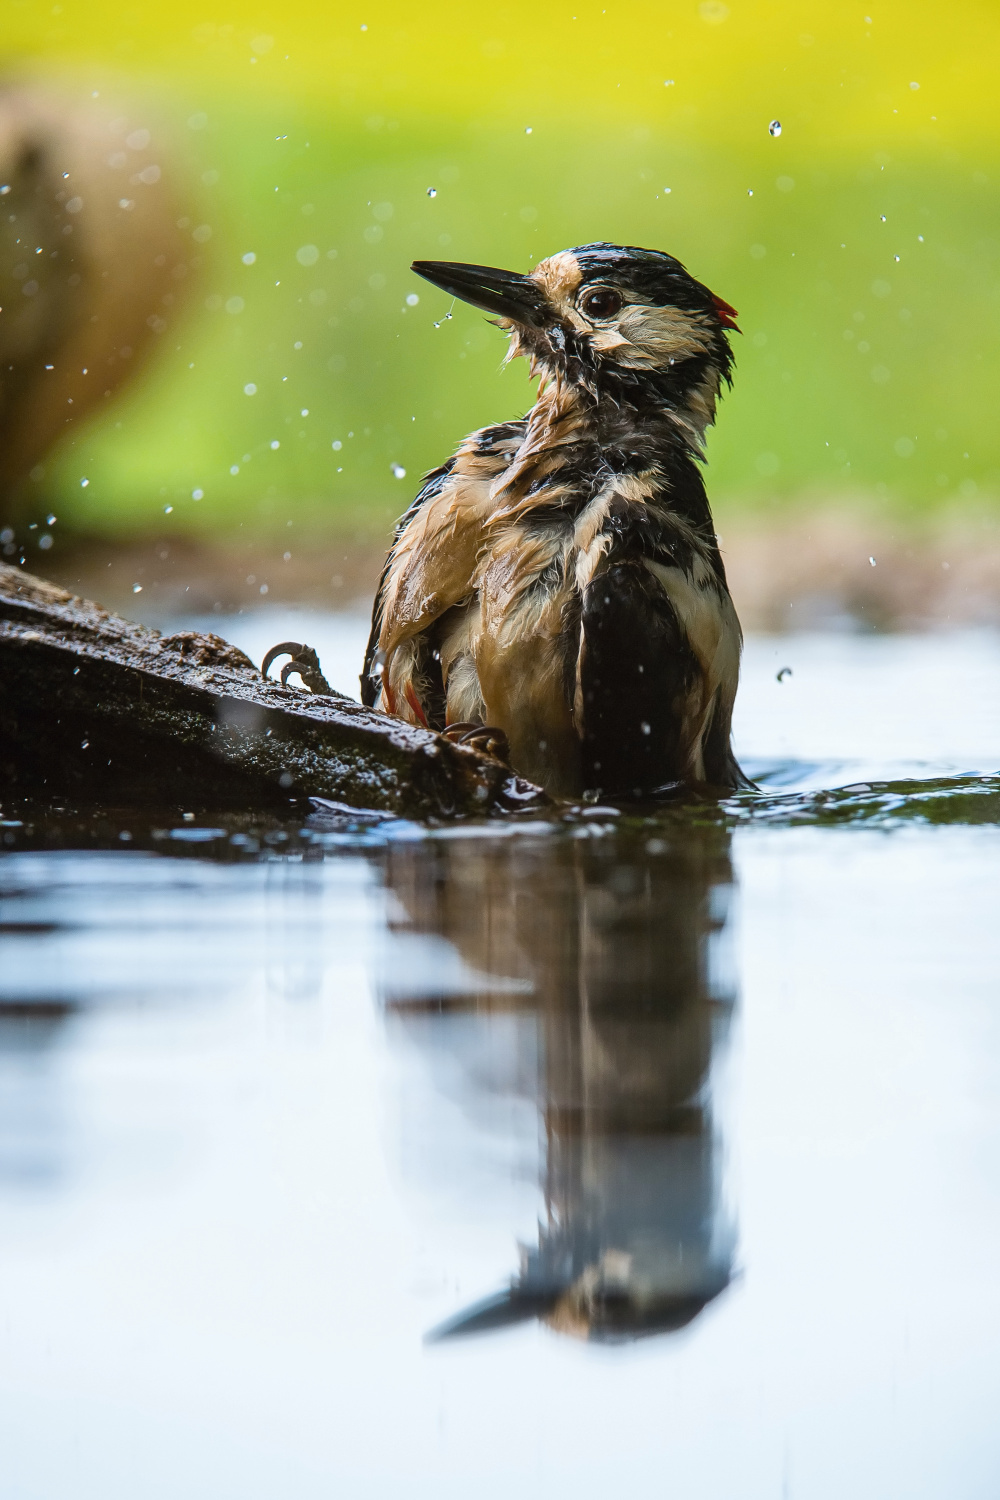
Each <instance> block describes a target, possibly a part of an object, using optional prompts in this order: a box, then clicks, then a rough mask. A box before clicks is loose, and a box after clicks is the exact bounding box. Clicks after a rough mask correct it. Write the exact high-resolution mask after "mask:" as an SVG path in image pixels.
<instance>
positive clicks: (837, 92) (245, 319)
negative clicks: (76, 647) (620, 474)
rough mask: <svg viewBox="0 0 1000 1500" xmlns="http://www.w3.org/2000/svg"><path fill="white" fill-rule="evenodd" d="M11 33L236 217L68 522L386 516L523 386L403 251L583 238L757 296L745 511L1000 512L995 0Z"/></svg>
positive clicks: (19, 66) (362, 527)
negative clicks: (677, 264) (106, 100)
mask: <svg viewBox="0 0 1000 1500" xmlns="http://www.w3.org/2000/svg"><path fill="white" fill-rule="evenodd" d="M0 14H2V15H3V18H4V24H3V26H2V28H0V36H2V37H3V38H4V41H3V47H4V49H5V53H6V62H7V65H8V69H9V70H11V69H12V70H13V71H15V72H29V73H31V74H33V75H35V76H43V77H52V76H59V77H62V78H64V79H65V80H66V83H67V86H69V87H72V88H75V89H83V90H84V91H87V90H90V91H93V90H105V91H106V90H113V91H116V92H117V93H118V94H119V95H120V96H121V97H123V98H126V99H130V100H132V101H134V103H135V114H136V119H137V122H139V123H147V124H149V125H150V126H151V127H152V128H153V129H154V138H155V136H156V133H157V132H160V133H161V134H162V135H163V136H164V137H169V139H170V141H171V143H172V144H171V150H172V151H173V152H174V154H175V157H176V158H178V159H180V160H181V161H182V162H183V163H184V164H185V170H186V171H187V172H188V174H189V177H190V181H191V184H192V187H191V193H192V202H193V205H194V206H193V207H192V208H190V209H189V210H188V215H189V217H190V228H191V232H192V233H193V232H194V231H195V230H199V229H200V228H201V226H202V225H207V226H208V227H209V228H210V230H211V237H210V238H209V239H207V242H206V241H205V237H204V232H203V231H202V240H201V241H199V243H201V244H202V246H203V248H204V250H205V251H206V252H207V269H206V272H205V276H204V280H203V282H202V285H201V286H200V287H199V288H198V292H197V295H196V297H195V298H194V300H193V301H192V303H191V304H190V305H189V307H188V309H187V311H186V314H185V317H184V319H183V320H182V321H181V322H180V323H179V324H178V325H176V327H175V328H172V329H171V332H170V337H169V339H168V340H165V341H164V345H163V346H162V347H161V348H160V349H159V351H158V354H157V356H156V359H155V360H154V361H153V362H151V363H150V365H149V366H148V368H147V369H146V370H145V372H144V373H143V375H142V377H141V379H140V380H138V381H137V382H136V383H135V384H134V385H133V386H131V387H130V388H129V389H128V390H127V391H126V392H125V393H124V394H123V395H122V396H121V397H120V398H119V399H118V400H117V401H116V402H115V403H114V404H113V406H112V407H111V408H110V409H109V410H108V411H107V413H106V414H104V415H102V416H101V418H100V419H99V420H96V421H94V422H92V423H90V424H89V425H86V426H81V427H80V428H79V430H76V431H74V432H73V433H72V435H71V436H70V437H69V438H68V439H67V441H66V442H65V444H64V446H63V447H62V449H61V450H60V451H59V453H58V455H57V457H56V459H55V461H54V462H50V463H48V464H47V465H46V474H45V481H44V486H43V488H44V496H40V497H39V503H40V504H41V503H44V504H45V505H51V506H53V507H54V508H57V509H58V510H59V514H60V518H61V519H62V520H63V521H64V522H65V523H67V524H68V525H69V526H71V527H72V528H74V529H75V530H78V531H79V530H83V531H91V532H94V533H96V534H99V535H106V536H111V535H114V536H115V537H118V538H126V537H129V536H141V535H144V534H147V533H151V532H154V531H159V532H162V531H163V528H164V525H165V518H164V510H165V507H166V506H167V505H171V506H173V511H172V512H171V514H170V525H171V527H172V528H174V529H175V530H176V531H177V532H187V533H192V534H195V535H201V536H204V537H206V538H219V537H220V536H224V535H226V534H228V533H231V532H232V531H233V529H234V527H235V526H236V525H237V524H240V525H241V526H242V529H243V534H244V536H245V535H246V534H247V532H248V531H249V532H256V533H259V534H260V535H261V537H262V538H264V537H267V536H268V535H274V534H276V533H277V531H278V530H280V529H282V528H284V527H285V526H286V524H287V521H288V520H289V519H291V518H295V520H296V523H297V525H299V526H301V525H302V524H303V523H306V524H308V526H309V527H310V528H311V530H312V533H313V534H315V535H316V536H317V537H319V536H322V535H323V534H327V533H329V534H334V533H340V534H351V535H362V536H363V535H365V534H372V535H374V534H376V533H377V534H382V533H384V532H385V530H386V527H387V526H388V524H389V522H390V521H391V520H392V519H393V517H394V516H395V515H396V514H397V513H398V512H399V511H400V510H401V509H402V508H403V506H404V505H405V503H406V502H407V500H408V499H409V497H410V495H411V494H412V493H413V492H414V490H415V488H416V486H417V482H418V476H419V475H420V473H421V472H422V471H423V470H425V469H427V468H428V467H430V466H432V465H434V464H436V463H438V462H440V461H441V459H442V458H443V456H444V455H445V454H446V453H448V452H449V451H450V450H451V449H452V448H453V447H454V445H455V443H456V442H457V441H458V440H459V439H460V437H461V436H462V435H463V434H464V433H465V432H466V431H467V430H469V429H470V428H472V427H475V426H478V425H481V424H482V423H484V422H487V421H495V420H498V419H501V418H504V417H508V416H511V415H514V414H518V413H520V412H522V411H523V410H524V409H525V408H526V407H527V406H528V405H529V404H530V402H531V399H532V397H531V388H530V387H529V385H528V382H527V375H526V370H525V368H524V366H523V363H522V362H519V363H518V364H516V365H514V366H512V367H509V368H507V369H505V370H501V368H500V364H501V359H502V357H503V352H504V347H505V346H504V341H503V339H502V338H501V336H500V334H499V333H498V332H497V331H496V330H495V329H494V328H492V327H491V326H490V325H489V324H488V323H487V321H486V320H485V319H484V317H483V316H482V315H481V314H479V313H477V312H476V311H474V310H473V309H471V308H468V307H464V306H462V305H458V306H456V307H455V309H454V315H453V316H452V317H451V318H450V319H449V320H446V321H443V322H441V323H440V326H436V325H437V324H438V322H439V321H440V320H441V319H443V318H444V315H445V314H446V313H447V312H448V310H449V306H450V303H449V300H448V299H447V298H446V297H444V296H443V295H442V294H440V293H438V292H436V291H434V290H433V289H432V288H430V287H428V286H427V285H426V284H424V283H422V282H419V281H418V280H417V279H416V278H415V277H413V276H412V275H411V273H410V272H409V270H408V266H409V263H410V261H411V260H412V259H414V258H415V257H429V258H442V259H456V260H470V261H482V262H487V263H494V264H499V265H506V266H510V267H513V268H521V269H527V268H529V267H530V266H531V265H533V264H534V263H535V262H536V261H538V260H539V259H541V258H542V257H543V256H545V255H548V254H550V253H552V252H554V251H556V250H558V249H560V248H562V247H564V246H567V245H573V244H577V243H580V242H583V241H587V240H592V239H607V240H612V241H619V242H624V243H632V244H640V245H647V246H655V247H658V248H662V249H666V250H669V251H670V252H671V253H672V254H674V255H677V256H678V257H679V258H680V259H682V260H683V261H684V262H685V263H686V264H687V265H688V267H689V268H690V270H691V271H692V272H693V273H694V274H695V275H696V276H698V277H699V278H700V279H702V280H704V281H705V282H707V283H708V285H709V286H711V287H712V289H713V290H715V291H716V292H718V293H719V294H720V295H721V296H723V297H724V298H726V299H727V300H728V301H730V302H731V303H733V304H734V305H735V306H736V307H737V308H738V309H739V312H740V325H741V328H742V330H743V336H742V337H741V338H736V339H735V342H736V347H737V361H738V363H737V374H736V383H735V389H734V391H733V392H732V394H731V395H729V396H727V397H726V400H725V402H724V403H723V406H722V409H721V412H720V419H719V424H718V427H717V429H716V431H715V432H714V433H713V434H712V436H711V440H710V449H709V456H710V467H709V484H710V492H711V494H712V496H713V498H714V500H715V502H716V505H717V508H718V509H719V510H720V512H721V513H722V515H723V517H725V515H726V514H727V513H730V514H731V513H733V512H735V511H740V512H742V513H746V514H752V513H754V512H755V511H760V512H768V511H770V510H772V509H773V508H774V507H776V506H779V507H780V506H782V505H787V504H789V503H792V502H798V503H801V502H803V501H805V502H808V503H813V502H817V501H818V502H822V503H824V504H827V503H829V502H830V501H845V502H853V503H855V504H857V503H859V502H860V503H864V504H867V503H872V504H877V505H880V506H882V507H883V508H889V509H890V510H892V511H898V512H900V513H904V512H906V513H912V514H914V515H917V516H919V515H926V514H927V513H929V512H933V511H934V510H935V509H939V508H941V507H942V506H944V505H955V504H963V505H967V506H978V507H989V508H991V509H992V508H993V507H995V506H996V504H997V497H998V495H1000V423H998V421H997V416H996V402H997V383H996V373H997V363H998V360H997V350H998V343H1000V338H998V336H1000V275H998V262H1000V203H998V193H997V187H998V176H1000V173H998V167H1000V130H998V125H1000V108H998V103H997V89H996V85H995V72H996V64H997V55H998V41H1000V10H998V7H997V5H996V3H995V0H992V3H989V4H980V3H975V0H956V3H954V4H952V5H951V6H949V7H947V8H945V7H942V6H940V5H932V4H930V3H927V0H905V3H903V0H891V3H879V4H874V3H873V5H872V6H871V7H869V8H868V9H867V10H866V9H865V8H864V3H863V0H861V3H859V4H857V5H855V4H854V3H843V0H839V3H835V4H833V3H827V4H824V3H816V0H813V3H804V0H770V3H765V0H732V3H731V4H723V3H721V0H705V3H702V4H698V3H697V0H684V3H660V4H644V3H617V4H615V3H609V4H608V5H607V6H601V5H591V4H588V5H584V4H582V3H577V0H566V3H560V4H558V5H549V6H547V7H544V8H543V7H540V6H538V5H536V4H526V3H523V0H521V3H514V4H506V5H495V6H491V7H489V8H488V10H486V11H483V12H479V11H478V9H477V8H471V7H470V8H468V9H463V10H462V11H461V13H459V11H458V8H457V7H455V6H454V5H449V4H441V3H440V0H432V3H427V4H424V5H423V6H422V7H419V8H413V7H410V6H403V5H400V4H393V3H379V4H367V3H359V4H353V3H352V4H333V5H324V4H314V3H307V0H287V3H284V4H281V5H278V4H277V3H263V4H232V3H228V4H226V3H223V4H216V5H214V6H213V7H212V8H211V9H209V8H208V7H207V6H204V5H200V4H196V3H181V4H176V5H173V6H172V7H171V8H170V10H169V13H167V11H166V8H163V7H140V6H137V5H123V4H111V3H107V0H63V3H62V4H56V5H50V4H42V3H29V0H3V3H2V4H0ZM143 111H145V112H146V116H148V119H145V120H144V121H139V116H140V115H142V114H143ZM772 120H780V122H781V133H780V135H777V136H776V135H772V134H771V133H769V128H768V127H769V123H770V122H771V121H772ZM431 189H433V190H435V192H434V196H431V195H430V190H431ZM250 257H254V259H253V260H252V263H249V264H248V263H247V260H248V258H250ZM414 296H416V297H417V298H419V301H417V302H416V303H415V304H413V297H414ZM408 298H409V299H410V303H411V305H408V302H407V299H408ZM306 413H307V415H306ZM275 444H277V445H279V446H275ZM337 445H340V446H339V447H338V446H337ZM394 467H395V472H394ZM402 470H405V471H406V472H405V477H397V474H398V473H399V471H402ZM83 477H86V478H87V479H88V480H89V483H88V485H87V487H86V489H84V488H82V487H81V478H83ZM196 491H198V492H201V498H200V499H194V498H193V495H194V492H196ZM298 534H301V533H298Z"/></svg>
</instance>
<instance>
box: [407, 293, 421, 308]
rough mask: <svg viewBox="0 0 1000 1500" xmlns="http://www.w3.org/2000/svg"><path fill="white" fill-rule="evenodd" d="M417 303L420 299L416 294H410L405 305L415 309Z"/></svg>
mask: <svg viewBox="0 0 1000 1500" xmlns="http://www.w3.org/2000/svg"><path fill="white" fill-rule="evenodd" d="M419 301H420V298H419V297H418V296H417V294H416V292H411V293H410V294H409V296H408V297H407V299H406V305H407V307H416V305H417V303H418V302H419Z"/></svg>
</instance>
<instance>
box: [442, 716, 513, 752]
mask: <svg viewBox="0 0 1000 1500" xmlns="http://www.w3.org/2000/svg"><path fill="white" fill-rule="evenodd" d="M444 737H445V739H446V740H451V742H452V744H453V745H469V746H471V748H472V749H473V750H479V751H480V752H481V753H482V754H483V755H492V756H493V758H494V760H502V761H504V762H507V761H508V760H509V758H510V745H509V744H508V742H507V736H506V734H505V733H504V732H503V730H502V729H497V728H496V726H495V725H492V724H473V723H471V722H468V723H466V722H463V723H461V724H449V725H448V726H447V727H446V729H445V731H444Z"/></svg>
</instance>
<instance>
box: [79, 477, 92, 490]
mask: <svg viewBox="0 0 1000 1500" xmlns="http://www.w3.org/2000/svg"><path fill="white" fill-rule="evenodd" d="M89 483H90V480H89V479H81V480H80V488H81V490H85V489H86V488H87V485H88V484H89Z"/></svg>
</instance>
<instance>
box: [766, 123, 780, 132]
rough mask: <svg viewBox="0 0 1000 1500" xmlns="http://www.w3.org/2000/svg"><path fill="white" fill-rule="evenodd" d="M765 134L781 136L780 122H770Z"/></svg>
mask: <svg viewBox="0 0 1000 1500" xmlns="http://www.w3.org/2000/svg"><path fill="white" fill-rule="evenodd" d="M767 133H768V135H780V134H781V121H780V120H772V121H771V123H770V125H769V126H768V127H767Z"/></svg>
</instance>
